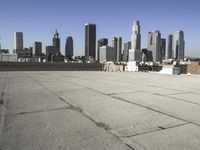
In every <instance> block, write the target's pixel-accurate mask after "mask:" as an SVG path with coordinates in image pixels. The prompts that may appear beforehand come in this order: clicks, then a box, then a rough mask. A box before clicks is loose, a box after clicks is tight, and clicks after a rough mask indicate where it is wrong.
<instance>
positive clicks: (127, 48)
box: [123, 42, 131, 62]
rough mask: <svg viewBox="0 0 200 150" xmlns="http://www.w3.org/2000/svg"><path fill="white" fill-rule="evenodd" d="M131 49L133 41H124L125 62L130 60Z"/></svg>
mask: <svg viewBox="0 0 200 150" xmlns="http://www.w3.org/2000/svg"><path fill="white" fill-rule="evenodd" d="M129 49H131V42H127V43H124V50H123V61H124V62H128V57H129V55H128V54H129Z"/></svg>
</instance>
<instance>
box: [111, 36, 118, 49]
mask: <svg viewBox="0 0 200 150" xmlns="http://www.w3.org/2000/svg"><path fill="white" fill-rule="evenodd" d="M112 47H114V48H115V51H116V52H117V37H113V39H112Z"/></svg>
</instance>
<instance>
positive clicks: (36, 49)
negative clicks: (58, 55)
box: [32, 42, 42, 56]
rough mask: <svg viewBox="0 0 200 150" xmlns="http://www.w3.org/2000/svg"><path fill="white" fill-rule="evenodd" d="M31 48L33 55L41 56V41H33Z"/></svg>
mask: <svg viewBox="0 0 200 150" xmlns="http://www.w3.org/2000/svg"><path fill="white" fill-rule="evenodd" d="M32 50H33V55H34V56H41V54H42V43H41V42H34V43H33V48H32Z"/></svg>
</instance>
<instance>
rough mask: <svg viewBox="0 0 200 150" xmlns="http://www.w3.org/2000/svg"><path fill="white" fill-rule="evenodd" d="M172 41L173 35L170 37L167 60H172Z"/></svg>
mask: <svg viewBox="0 0 200 150" xmlns="http://www.w3.org/2000/svg"><path fill="white" fill-rule="evenodd" d="M172 41H173V35H172V34H170V35H169V36H168V46H167V59H172Z"/></svg>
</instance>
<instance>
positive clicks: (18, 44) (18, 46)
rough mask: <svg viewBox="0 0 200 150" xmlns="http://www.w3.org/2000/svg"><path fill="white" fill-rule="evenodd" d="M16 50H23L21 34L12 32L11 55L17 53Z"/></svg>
mask: <svg viewBox="0 0 200 150" xmlns="http://www.w3.org/2000/svg"><path fill="white" fill-rule="evenodd" d="M17 50H23V33H22V32H14V48H13V53H17Z"/></svg>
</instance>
